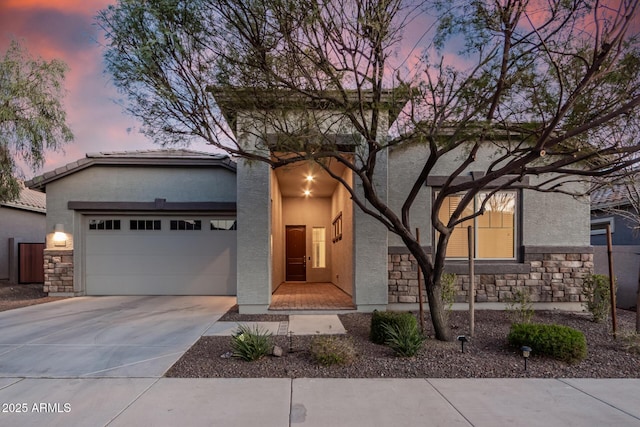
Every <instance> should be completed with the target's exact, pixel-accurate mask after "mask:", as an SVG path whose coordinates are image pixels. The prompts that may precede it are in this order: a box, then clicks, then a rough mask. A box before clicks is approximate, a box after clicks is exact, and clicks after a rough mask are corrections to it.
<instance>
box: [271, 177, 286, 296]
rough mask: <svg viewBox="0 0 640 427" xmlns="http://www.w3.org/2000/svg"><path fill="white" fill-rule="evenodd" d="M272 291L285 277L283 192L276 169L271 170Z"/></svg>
mask: <svg viewBox="0 0 640 427" xmlns="http://www.w3.org/2000/svg"><path fill="white" fill-rule="evenodd" d="M270 176H271V211H272V212H271V266H272V267H271V268H272V270H271V292H272V293H273V291H275V290H276V288H277V287H278V286H280V284H281V283H282V282H284V279H285V261H284V259H285V255H284V252H283V251H276V250H274V249H273V248H283V247H284V244H285V240H284V223H283V221H282V194H281V192H280V185H279V183H278V179H277V178H276V174H275V171H273V170H271V173H270Z"/></svg>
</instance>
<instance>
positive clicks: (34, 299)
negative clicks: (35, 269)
mask: <svg viewBox="0 0 640 427" xmlns="http://www.w3.org/2000/svg"><path fill="white" fill-rule="evenodd" d="M64 298H65V297H50V296H47V294H46V293H45V292H43V290H42V284H27V285H16V284H10V283H8V282H5V281H0V311H5V310H12V309H14V308H20V307H26V306H29V305H35V304H43V303H45V302H52V301H58V300H61V299H64Z"/></svg>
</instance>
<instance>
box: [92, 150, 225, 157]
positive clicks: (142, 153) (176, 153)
mask: <svg viewBox="0 0 640 427" xmlns="http://www.w3.org/2000/svg"><path fill="white" fill-rule="evenodd" d="M228 157H229V156H228V155H226V154H219V153H206V152H204V151H194V150H186V149H184V148H169V149H163V150H134V151H100V152H98V153H87V158H89V159H98V158H103V159H105V158H119V159H121V158H126V159H140V158H147V159H175V158H189V159H212V158H213V159H219V160H224V159H226V158H228Z"/></svg>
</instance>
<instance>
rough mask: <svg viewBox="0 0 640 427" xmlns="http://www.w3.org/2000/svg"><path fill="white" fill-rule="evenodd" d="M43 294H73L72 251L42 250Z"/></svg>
mask: <svg viewBox="0 0 640 427" xmlns="http://www.w3.org/2000/svg"><path fill="white" fill-rule="evenodd" d="M44 292H65V293H73V250H60V249H45V250H44Z"/></svg>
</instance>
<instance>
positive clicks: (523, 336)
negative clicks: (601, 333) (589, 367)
mask: <svg viewBox="0 0 640 427" xmlns="http://www.w3.org/2000/svg"><path fill="white" fill-rule="evenodd" d="M508 340H509V344H511V345H513V346H516V347H518V348H520V347H522V346H525V345H526V346H529V347H531V353H532V354H534V355H535V354H539V355H541V356H549V357H553V358H555V359H559V360H563V361H565V362H568V363H574V362H579V361H581V360H582V359H584V358H585V357H587V340H586V339H585V337H584V334H583V333H582V332H580V331H577V330H575V329H573V328H570V327H568V326H561V325H543V324H539V323H514V324H513V325H511V331H510V332H509V337H508Z"/></svg>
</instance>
